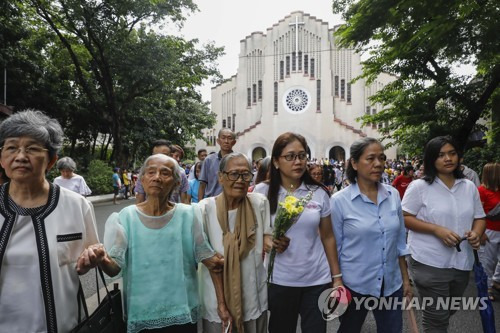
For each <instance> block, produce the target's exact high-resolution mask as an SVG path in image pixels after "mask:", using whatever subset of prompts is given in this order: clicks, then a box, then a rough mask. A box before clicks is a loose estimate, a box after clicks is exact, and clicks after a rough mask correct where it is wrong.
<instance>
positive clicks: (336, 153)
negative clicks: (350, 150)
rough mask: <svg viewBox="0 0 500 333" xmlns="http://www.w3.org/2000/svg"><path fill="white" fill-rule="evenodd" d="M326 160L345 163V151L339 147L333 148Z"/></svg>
mask: <svg viewBox="0 0 500 333" xmlns="http://www.w3.org/2000/svg"><path fill="white" fill-rule="evenodd" d="M328 158H329V159H332V158H333V159H334V160H336V161H345V150H344V148H342V147H340V146H334V147H332V149H330V152H329V153H328Z"/></svg>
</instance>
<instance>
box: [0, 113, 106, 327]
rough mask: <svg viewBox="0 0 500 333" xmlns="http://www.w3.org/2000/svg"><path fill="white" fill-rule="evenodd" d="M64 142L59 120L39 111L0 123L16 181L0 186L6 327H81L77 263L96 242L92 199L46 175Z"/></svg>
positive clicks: (1, 300)
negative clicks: (52, 180)
mask: <svg viewBox="0 0 500 333" xmlns="http://www.w3.org/2000/svg"><path fill="white" fill-rule="evenodd" d="M62 140H63V131H62V129H61V126H60V125H59V123H58V122H57V121H56V120H54V119H51V118H49V117H47V116H46V115H44V114H43V113H42V112H40V111H31V110H28V111H24V112H19V113H15V114H14V115H12V116H11V117H9V118H7V119H6V120H4V121H3V123H2V124H0V162H1V165H2V167H3V168H4V169H5V172H6V174H7V176H8V177H9V178H10V182H8V183H5V184H3V185H2V186H0V202H1V204H0V313H1V317H0V318H1V319H0V332H68V331H70V330H71V329H72V328H73V327H74V326H76V325H77V321H78V313H77V311H78V304H77V301H76V300H77V292H78V285H79V280H78V273H77V271H76V270H75V263H76V262H77V260H78V257H79V255H80V254H81V253H82V251H84V250H85V248H86V247H87V246H89V245H91V244H94V243H97V242H98V239H97V232H96V226H95V218H94V210H93V208H92V206H91V205H90V204H89V202H88V201H87V200H85V199H84V198H83V197H82V196H80V195H78V194H76V193H74V192H72V191H69V190H67V189H65V188H61V187H59V186H56V185H53V184H51V183H50V182H48V181H47V180H46V179H45V175H46V173H47V172H48V171H49V170H50V168H52V166H53V165H54V164H55V162H56V160H57V152H58V150H59V149H60V147H61V145H62ZM92 266H93V265H92V264H90V265H89V266H88V269H89V268H91V267H92ZM88 269H86V270H88ZM86 270H81V271H80V273H85V272H86Z"/></svg>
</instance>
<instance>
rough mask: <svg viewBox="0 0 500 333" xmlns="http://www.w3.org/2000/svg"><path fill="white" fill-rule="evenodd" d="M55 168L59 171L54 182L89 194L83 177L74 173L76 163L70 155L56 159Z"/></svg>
mask: <svg viewBox="0 0 500 333" xmlns="http://www.w3.org/2000/svg"><path fill="white" fill-rule="evenodd" d="M56 167H57V170H59V172H60V173H61V175H60V176H59V177H56V179H54V184H56V185H59V186H61V187H64V188H67V189H68V190H71V191H73V192H76V193H78V194H81V195H83V196H87V195H90V194H91V193H92V191H91V190H90V188H89V187H88V186H87V183H86V182H85V179H83V177H82V176H80V175H77V174H76V173H75V170H76V163H75V161H73V159H72V158H71V157H63V158H61V159H59V161H57V164H56Z"/></svg>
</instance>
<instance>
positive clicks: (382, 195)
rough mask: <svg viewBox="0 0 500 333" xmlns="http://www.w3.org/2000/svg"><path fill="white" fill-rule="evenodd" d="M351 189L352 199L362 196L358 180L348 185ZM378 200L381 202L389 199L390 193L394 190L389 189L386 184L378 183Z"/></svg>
mask: <svg viewBox="0 0 500 333" xmlns="http://www.w3.org/2000/svg"><path fill="white" fill-rule="evenodd" d="M348 188H349V189H350V191H351V201H353V200H354V199H356V198H357V197H358V196H361V194H362V193H361V191H360V190H359V186H358V182H356V183H354V184H351V185H349V187H348ZM377 192H378V193H377V201H378V202H379V204H380V203H381V202H382V201H384V200H385V199H387V198H388V197H389V196H390V195H392V192H391V191H389V190H388V189H387V187H385V186H384V184H381V183H377Z"/></svg>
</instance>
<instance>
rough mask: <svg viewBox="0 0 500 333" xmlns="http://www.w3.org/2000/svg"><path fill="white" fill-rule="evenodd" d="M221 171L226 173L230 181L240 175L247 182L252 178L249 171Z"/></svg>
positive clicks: (235, 179)
mask: <svg viewBox="0 0 500 333" xmlns="http://www.w3.org/2000/svg"><path fill="white" fill-rule="evenodd" d="M223 173H224V174H225V175H226V177H227V179H229V180H230V181H233V182H234V181H237V180H238V179H239V178H240V177H241V178H242V179H243V181H245V182H249V181H251V180H252V178H253V174H252V173H251V172H242V173H239V172H238V171H229V172H226V171H223Z"/></svg>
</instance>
